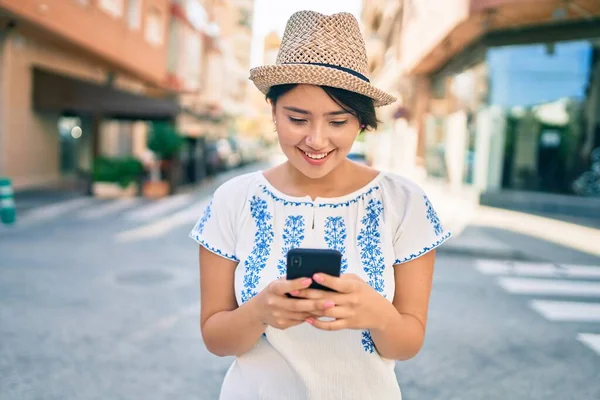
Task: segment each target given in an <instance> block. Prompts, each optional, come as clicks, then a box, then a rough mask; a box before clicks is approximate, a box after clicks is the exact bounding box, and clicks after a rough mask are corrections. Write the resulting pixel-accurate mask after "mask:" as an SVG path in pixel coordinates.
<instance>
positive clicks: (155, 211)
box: [126, 193, 193, 221]
mask: <svg viewBox="0 0 600 400" xmlns="http://www.w3.org/2000/svg"><path fill="white" fill-rule="evenodd" d="M192 200H193V195H192V194H191V193H185V194H178V195H175V196H171V197H168V198H165V199H162V200H157V201H156V202H155V203H151V204H149V205H147V206H144V207H141V208H139V209H137V210H135V211H131V212H129V213H127V215H126V218H127V219H128V220H131V221H147V220H149V219H152V218H156V217H158V216H161V215H164V214H166V213H168V212H170V211H173V210H174V209H177V208H180V207H184V206H186V205H187V204H189V203H190V202H191V201H192Z"/></svg>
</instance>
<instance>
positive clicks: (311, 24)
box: [190, 11, 450, 400]
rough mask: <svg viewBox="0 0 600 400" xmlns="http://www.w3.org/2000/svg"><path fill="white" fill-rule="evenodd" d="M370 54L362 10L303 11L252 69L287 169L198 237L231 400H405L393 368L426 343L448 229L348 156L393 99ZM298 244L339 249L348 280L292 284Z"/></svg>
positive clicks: (238, 183)
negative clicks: (370, 71)
mask: <svg viewBox="0 0 600 400" xmlns="http://www.w3.org/2000/svg"><path fill="white" fill-rule="evenodd" d="M365 53H366V52H365V46H364V42H363V38H362V37H361V34H360V31H359V28H358V22H357V21H356V19H355V18H354V17H353V16H352V15H351V14H348V13H340V14H335V15H332V16H325V15H322V14H319V13H316V12H310V11H302V12H298V13H296V14H294V15H293V16H292V17H291V18H290V20H289V21H288V24H287V27H286V31H285V34H284V37H283V39H282V44H281V48H280V51H279V55H278V58H277V64H276V65H272V66H263V67H259V68H255V69H253V70H251V76H250V79H252V81H253V82H254V83H255V84H256V86H257V87H258V88H259V89H260V90H261V91H262V92H263V93H265V94H266V96H267V98H268V100H269V102H270V104H271V107H272V114H273V120H274V122H275V126H276V128H277V133H278V136H279V142H280V145H281V148H282V150H283V152H284V153H285V155H286V156H287V159H288V160H287V161H286V162H285V163H283V164H281V165H278V166H276V167H274V168H272V169H269V170H267V171H259V172H255V173H250V174H245V175H242V176H238V177H236V178H233V179H231V180H230V181H228V182H226V183H225V184H223V185H222V186H221V187H219V188H218V189H217V190H216V191H215V193H214V197H213V199H212V202H211V204H210V205H209V206H208V207H207V209H206V211H205V213H204V215H203V216H202V218H200V220H199V221H198V223H197V224H196V226H195V227H194V229H193V230H192V232H191V233H190V236H191V237H192V238H194V239H195V240H196V241H197V242H198V243H200V245H201V246H200V274H201V306H202V307H201V328H202V335H203V338H204V342H205V344H206V346H207V348H208V349H209V350H210V351H211V352H212V353H214V354H216V355H219V356H236V360H235V362H234V363H233V365H232V366H231V368H230V369H229V371H228V373H227V376H226V378H225V381H224V383H223V387H222V390H221V399H236V400H238V399H277V400H280V399H318V400H321V399H378V400H385V399H400V398H401V394H400V388H399V386H398V383H397V379H396V376H395V374H394V360H407V359H409V358H411V357H414V356H415V355H416V354H417V352H418V351H419V350H420V348H421V346H422V344H423V340H424V336H425V326H426V321H427V309H428V303H429V295H430V289H431V282H432V275H433V265H434V257H435V256H434V253H435V251H434V248H435V247H437V246H438V245H440V244H441V243H442V242H443V241H445V240H446V239H447V238H448V237H449V236H450V233H448V232H445V231H444V229H443V228H442V226H441V225H440V222H439V220H438V218H437V216H436V213H435V211H434V210H433V208H432V206H431V204H430V202H429V200H428V199H427V196H426V195H425V194H424V193H423V191H422V190H421V189H420V188H419V187H418V186H416V185H415V184H413V183H411V182H410V181H408V180H406V179H404V178H402V177H399V176H395V175H392V174H389V173H384V172H379V171H376V170H374V169H372V168H370V167H368V166H365V165H360V164H357V163H354V162H352V161H350V160H349V159H348V158H347V157H346V156H347V154H348V152H349V151H350V148H351V147H352V144H353V142H354V140H355V139H356V136H357V134H358V133H359V132H360V131H362V130H365V129H375V128H376V127H377V119H376V115H375V107H376V106H382V105H386V104H389V103H391V102H393V101H394V100H395V99H394V98H393V97H392V96H390V95H388V94H386V93H384V92H382V91H380V90H378V89H376V88H375V87H373V86H372V85H371V84H370V83H369V80H368V79H367V78H366V77H365V76H364V75H365V72H366V70H367V58H366V55H365ZM300 247H305V248H331V249H335V250H338V251H339V252H341V253H342V254H343V259H342V275H341V276H340V277H333V276H327V275H323V274H316V275H315V276H313V277H310V278H303V279H297V280H287V279H285V275H286V254H287V252H288V251H289V250H290V249H292V248H300ZM312 280H314V281H316V282H318V283H320V284H322V285H324V286H327V287H329V288H331V289H334V290H335V292H329V291H323V290H314V289H309V288H308V286H309V285H310V284H311V282H312ZM288 294H292V295H293V296H294V297H293V298H292V297H288V296H287V295H288ZM322 317H326V318H322Z"/></svg>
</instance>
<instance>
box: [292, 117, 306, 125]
mask: <svg viewBox="0 0 600 400" xmlns="http://www.w3.org/2000/svg"><path fill="white" fill-rule="evenodd" d="M289 118H290V121H291V122H293V123H294V124H303V123H305V122H306V120H305V119H298V118H294V117H289Z"/></svg>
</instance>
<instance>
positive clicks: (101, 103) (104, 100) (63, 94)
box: [32, 68, 180, 120]
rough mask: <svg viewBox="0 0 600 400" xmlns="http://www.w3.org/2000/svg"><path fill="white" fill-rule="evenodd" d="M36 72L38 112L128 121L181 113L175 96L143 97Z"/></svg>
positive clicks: (34, 99) (153, 118) (156, 118)
mask: <svg viewBox="0 0 600 400" xmlns="http://www.w3.org/2000/svg"><path fill="white" fill-rule="evenodd" d="M32 73H33V107H34V109H35V110H36V111H40V112H57V113H62V114H73V115H90V114H96V113H97V114H100V115H102V116H103V117H104V118H115V119H127V120H166V119H174V118H175V117H176V116H177V115H178V114H179V112H180V107H179V104H178V102H177V99H176V98H175V97H165V98H155V97H148V96H143V95H140V94H135V93H130V92H126V91H123V90H120V89H116V88H114V87H110V86H103V85H99V84H97V83H93V82H88V81H83V80H80V79H76V78H72V77H68V76H64V75H59V74H57V73H54V72H50V71H46V70H42V69H39V68H33V71H32Z"/></svg>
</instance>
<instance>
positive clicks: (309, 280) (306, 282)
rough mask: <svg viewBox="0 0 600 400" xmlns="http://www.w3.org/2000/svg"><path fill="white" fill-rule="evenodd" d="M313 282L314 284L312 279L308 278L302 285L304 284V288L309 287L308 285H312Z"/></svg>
mask: <svg viewBox="0 0 600 400" xmlns="http://www.w3.org/2000/svg"><path fill="white" fill-rule="evenodd" d="M311 282H312V279H310V278H306V279H305V280H303V281H302V284H303V285H304V286H308V285H310V284H311Z"/></svg>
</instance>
